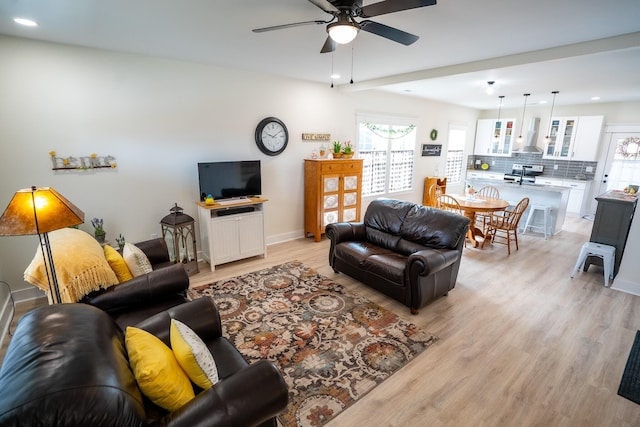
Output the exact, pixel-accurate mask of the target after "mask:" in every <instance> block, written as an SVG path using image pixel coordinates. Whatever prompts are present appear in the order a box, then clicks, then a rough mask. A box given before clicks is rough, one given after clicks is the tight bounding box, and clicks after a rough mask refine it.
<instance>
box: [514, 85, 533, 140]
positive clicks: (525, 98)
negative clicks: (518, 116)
mask: <svg viewBox="0 0 640 427" xmlns="http://www.w3.org/2000/svg"><path fill="white" fill-rule="evenodd" d="M523 95H524V108H523V109H522V122H521V123H520V136H518V139H516V141H518V143H520V142H522V128H523V127H524V112H525V111H527V98H528V97H529V95H531V94H530V93H525V94H523Z"/></svg>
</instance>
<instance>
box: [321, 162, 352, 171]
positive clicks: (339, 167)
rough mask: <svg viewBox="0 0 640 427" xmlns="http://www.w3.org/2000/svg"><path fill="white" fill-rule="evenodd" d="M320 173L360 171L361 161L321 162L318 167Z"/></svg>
mask: <svg viewBox="0 0 640 427" xmlns="http://www.w3.org/2000/svg"><path fill="white" fill-rule="evenodd" d="M320 170H321V171H322V173H332V172H333V173H345V172H346V173H349V172H361V171H362V162H361V161H360V162H350V161H348V160H338V161H336V162H331V163H324V162H323V163H322V166H321V168H320Z"/></svg>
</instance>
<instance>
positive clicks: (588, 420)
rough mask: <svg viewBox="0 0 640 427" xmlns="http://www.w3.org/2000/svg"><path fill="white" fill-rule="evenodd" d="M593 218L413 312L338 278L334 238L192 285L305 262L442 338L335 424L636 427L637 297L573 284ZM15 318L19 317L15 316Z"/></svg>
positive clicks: (525, 244) (583, 276)
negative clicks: (631, 370) (629, 363)
mask: <svg viewBox="0 0 640 427" xmlns="http://www.w3.org/2000/svg"><path fill="white" fill-rule="evenodd" d="M590 230H591V222H589V221H586V220H583V219H577V218H567V221H566V222H565V229H564V230H563V231H562V232H561V233H559V234H558V235H556V236H553V237H550V238H549V239H548V240H546V241H545V240H544V239H543V238H542V237H540V236H539V235H524V236H521V237H520V250H519V251H518V252H515V251H513V252H512V254H511V256H507V248H506V247H505V246H503V245H495V246H485V248H484V249H473V248H471V247H468V248H465V250H464V254H463V260H462V265H461V268H460V274H459V276H458V283H457V285H456V288H455V289H454V290H452V291H451V292H450V293H449V296H447V297H443V298H440V299H439V300H437V301H435V302H433V303H432V304H430V305H428V306H427V307H425V308H423V309H422V310H421V311H420V313H419V314H418V315H416V316H413V315H411V314H410V313H409V309H408V308H407V307H405V306H403V305H401V304H399V303H396V302H395V301H392V300H391V299H389V298H387V297H386V296H384V295H382V294H379V293H377V292H375V291H373V290H371V289H369V288H367V287H366V286H364V285H362V284H360V283H359V282H356V281H355V280H353V279H351V278H349V277H348V276H345V275H342V274H335V273H334V272H333V271H332V270H331V268H330V267H329V265H328V261H327V254H328V247H329V245H328V241H327V240H326V239H323V240H322V242H320V243H315V242H313V239H300V240H295V241H291V242H286V243H281V244H278V245H273V246H270V247H269V251H268V254H267V257H266V258H265V259H262V258H253V259H250V260H244V261H238V262H235V263H230V264H226V265H222V266H218V267H217V268H216V271H215V272H214V273H211V272H210V271H208V265H207V264H202V265H201V268H200V273H199V274H198V275H196V276H193V277H192V278H191V285H192V286H198V285H202V284H208V283H210V282H212V281H214V280H220V279H224V278H227V277H232V276H236V275H240V274H243V273H248V272H251V271H255V270H258V269H261V268H264V267H268V266H271V265H275V264H279V263H282V262H286V261H290V260H294V259H297V260H300V261H302V262H304V263H305V264H306V265H307V266H309V267H312V268H314V269H315V270H317V271H318V272H319V273H321V274H323V275H325V276H328V277H331V278H334V279H335V280H336V281H338V282H340V283H342V284H344V285H346V286H347V288H349V289H351V290H352V291H354V292H357V293H360V294H362V295H365V296H367V297H368V298H369V299H371V300H373V301H374V302H376V303H378V304H380V305H382V306H384V307H386V308H388V309H390V310H391V311H393V312H395V313H396V314H398V315H399V316H401V317H403V318H404V319H406V320H408V321H411V322H413V323H415V324H417V325H418V326H419V327H421V328H423V329H426V330H428V331H430V332H432V333H434V334H435V335H437V336H438V337H439V338H440V340H439V341H437V342H436V343H435V344H434V345H433V346H432V347H431V348H429V349H427V351H425V352H424V353H422V354H421V355H419V356H418V357H416V358H415V359H414V360H413V361H412V362H410V363H409V364H408V365H407V366H405V367H404V368H403V369H401V370H400V371H399V372H397V373H395V374H394V375H393V376H391V378H389V379H387V380H386V381H384V382H383V383H382V384H380V385H379V386H377V387H376V388H375V389H374V390H373V391H371V392H370V393H369V394H368V395H367V396H365V397H364V398H362V399H361V400H360V401H358V402H356V403H355V404H354V405H353V406H352V407H350V408H348V409H347V410H345V411H344V412H343V413H342V414H340V415H339V416H338V417H336V419H335V420H333V421H332V422H331V423H329V424H328V425H329V426H331V427H337V426H366V425H369V426H426V425H429V426H436V427H437V426H474V427H483V426H545V427H546V426H629V427H630V426H638V425H640V405H637V404H635V403H633V402H631V401H628V400H626V399H624V398H622V397H620V396H618V395H617V394H616V392H617V389H618V385H619V382H620V378H621V376H622V372H623V370H624V365H625V362H626V359H627V355H628V353H629V350H630V348H631V344H632V343H633V339H634V336H635V333H636V330H637V329H639V328H640V309H639V308H640V297H637V296H633V295H628V294H625V293H622V292H617V291H614V290H611V289H608V288H604V287H603V285H602V283H603V279H602V270H601V269H600V268H598V267H595V266H592V267H591V268H590V270H589V271H588V272H587V273H579V274H578V275H577V276H576V277H575V278H574V279H571V278H570V277H569V274H570V272H571V269H572V267H573V264H574V263H575V261H576V257H577V255H578V252H579V248H580V245H582V243H583V242H585V241H587V240H588V237H589V233H590ZM18 310H19V312H18V316H19V313H20V312H24V311H22V310H21V309H20V308H19V309H18Z"/></svg>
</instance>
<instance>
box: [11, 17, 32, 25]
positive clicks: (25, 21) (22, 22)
mask: <svg viewBox="0 0 640 427" xmlns="http://www.w3.org/2000/svg"><path fill="white" fill-rule="evenodd" d="M13 22H15V23H16V24H20V25H24V26H25V27H37V26H38V23H37V22H36V21H33V20H31V19H27V18H14V19H13Z"/></svg>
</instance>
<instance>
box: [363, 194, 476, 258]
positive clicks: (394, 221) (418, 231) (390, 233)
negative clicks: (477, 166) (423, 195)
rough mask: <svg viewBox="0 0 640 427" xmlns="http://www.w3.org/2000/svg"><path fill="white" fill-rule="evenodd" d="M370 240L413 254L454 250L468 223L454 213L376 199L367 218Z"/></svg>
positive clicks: (368, 238)
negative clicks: (434, 250) (431, 250)
mask: <svg viewBox="0 0 640 427" xmlns="http://www.w3.org/2000/svg"><path fill="white" fill-rule="evenodd" d="M364 224H365V226H366V236H367V241H369V242H371V243H373V244H376V245H378V246H381V247H383V248H386V249H390V250H393V251H395V252H399V253H401V254H403V255H411V254H412V253H414V252H417V251H420V250H423V249H425V248H432V249H455V248H456V247H457V246H458V244H459V242H460V239H464V233H465V230H466V225H467V220H466V219H465V218H464V217H462V216H460V215H456V214H454V213H451V212H446V211H442V210H439V209H435V208H431V207H427V206H420V205H415V204H413V203H410V202H403V201H399V200H386V199H380V200H374V201H373V202H371V204H370V205H369V207H368V208H367V212H366V214H365V217H364Z"/></svg>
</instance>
